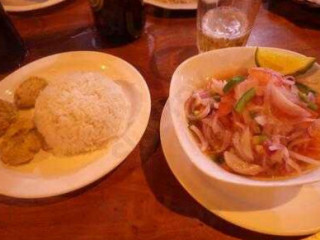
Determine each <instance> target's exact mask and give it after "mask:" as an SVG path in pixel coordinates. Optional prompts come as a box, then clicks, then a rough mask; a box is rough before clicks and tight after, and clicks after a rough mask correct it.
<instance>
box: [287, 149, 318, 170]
mask: <svg viewBox="0 0 320 240" xmlns="http://www.w3.org/2000/svg"><path fill="white" fill-rule="evenodd" d="M289 154H290V157H292V158H294V159H296V160H299V161H302V162H305V163H309V164H312V165H316V166H320V160H316V159H313V158H310V157H307V156H304V155H301V154H299V153H296V152H293V151H289Z"/></svg>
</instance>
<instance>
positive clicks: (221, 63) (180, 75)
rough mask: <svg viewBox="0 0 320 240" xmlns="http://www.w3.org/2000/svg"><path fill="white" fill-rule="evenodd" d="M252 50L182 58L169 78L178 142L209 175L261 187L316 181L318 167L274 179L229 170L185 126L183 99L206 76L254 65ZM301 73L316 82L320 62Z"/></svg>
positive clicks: (319, 172) (236, 71) (231, 73)
mask: <svg viewBox="0 0 320 240" xmlns="http://www.w3.org/2000/svg"><path fill="white" fill-rule="evenodd" d="M255 50H256V48H255V47H234V48H225V49H219V50H215V51H211V52H207V53H203V54H199V55H197V56H194V57H192V58H190V59H188V60H186V61H185V62H183V63H182V64H181V65H180V66H179V67H178V68H177V69H176V71H175V72H174V74H173V76H172V80H171V86H170V97H169V102H170V106H171V111H170V112H171V116H172V121H173V125H174V128H175V132H176V133H177V137H178V139H179V141H180V143H181V146H182V148H183V149H184V151H185V152H186V154H187V155H188V156H189V157H190V159H191V161H192V163H193V164H194V165H195V166H196V167H198V168H199V169H200V170H201V171H203V172H204V173H205V174H206V175H207V176H210V177H211V178H212V179H219V180H221V181H224V182H229V183H233V184H236V185H247V186H260V187H274V186H278V187H280V186H293V185H302V184H305V183H311V182H316V181H319V180H320V168H318V169H316V170H314V171H312V172H310V173H308V174H303V175H301V176H299V177H294V178H289V179H286V180H274V181H262V180H253V179H249V178H246V177H242V176H239V175H236V174H232V173H229V172H227V171H225V170H223V169H222V168H221V167H220V166H218V165H217V164H216V163H214V162H213V161H210V160H209V159H208V157H207V156H206V155H204V154H203V153H202V152H201V150H200V148H199V147H198V145H197V143H196V141H195V139H194V137H193V136H192V135H191V133H190V131H189V130H188V127H187V126H188V124H187V120H186V117H185V113H184V103H185V101H186V99H187V98H188V97H189V96H190V95H191V93H192V91H193V90H195V89H199V88H200V87H201V86H203V85H204V83H205V82H206V79H207V78H208V77H213V76H214V77H216V78H226V77H230V76H234V75H236V74H239V72H243V71H245V70H246V69H247V68H250V67H253V66H255V61H254V54H255ZM280 50H281V49H280ZM281 51H287V50H281ZM296 54H298V53H296ZM302 77H304V78H305V79H306V81H308V82H309V83H313V84H314V83H315V82H318V80H317V79H319V77H320V67H319V65H318V64H315V65H314V66H313V67H312V69H310V70H309V71H308V72H307V73H306V74H305V75H304V76H302ZM314 88H315V89H316V90H318V91H319V92H320V86H319V84H317V85H314Z"/></svg>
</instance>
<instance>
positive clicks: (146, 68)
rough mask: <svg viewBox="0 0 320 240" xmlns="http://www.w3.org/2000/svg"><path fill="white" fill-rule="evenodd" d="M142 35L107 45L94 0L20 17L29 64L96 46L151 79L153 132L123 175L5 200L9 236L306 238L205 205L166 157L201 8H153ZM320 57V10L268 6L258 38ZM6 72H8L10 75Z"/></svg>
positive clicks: (70, 0) (281, 1) (5, 235)
mask: <svg viewBox="0 0 320 240" xmlns="http://www.w3.org/2000/svg"><path fill="white" fill-rule="evenodd" d="M146 10H147V21H146V26H145V29H144V33H143V35H142V37H141V38H140V39H138V40H136V41H134V42H132V43H130V44H127V45H124V46H120V47H108V46H106V45H105V44H102V43H101V42H99V41H98V34H97V32H96V30H95V28H94V23H93V17H92V14H91V11H90V8H89V3H88V1H87V0H67V1H66V2H64V3H62V4H60V5H58V6H54V7H51V8H48V9H45V10H41V11H35V12H27V13H20V14H17V13H16V14H10V17H11V18H12V20H13V22H14V24H15V26H16V27H17V29H18V31H19V32H20V34H21V35H22V37H23V38H24V40H25V42H26V45H27V47H28V49H29V55H28V56H27V58H26V60H25V62H24V63H23V64H26V63H28V62H31V61H33V60H35V59H38V58H41V57H44V56H48V55H51V54H54V53H59V52H64V51H75V50H95V51H101V52H105V53H110V54H113V55H116V56H118V57H121V58H123V59H124V60H126V61H128V62H129V63H131V64H132V65H134V66H135V67H136V68H137V69H138V70H139V71H140V72H141V74H142V75H143V76H144V78H145V79H146V81H147V84H148V86H149V88H150V92H151V97H152V114H151V118H150V122H149V125H148V128H147V130H146V132H145V134H144V136H143V138H142V140H141V142H140V143H139V145H138V146H137V147H136V148H135V149H134V151H133V152H132V153H131V154H130V155H129V157H128V158H127V159H126V160H125V161H124V162H123V163H122V164H121V165H120V166H119V167H118V168H116V169H115V170H114V171H113V172H111V173H110V174H108V175H107V176H105V177H103V178H102V179H100V180H98V181H97V182H95V183H93V184H91V185H90V186H87V187H85V188H83V189H81V190H78V191H76V192H73V193H69V194H66V195H63V196H59V197H53V198H48V199H38V200H21V199H13V198H9V197H5V196H0V239H1V240H16V239H19V240H20V239H23V240H44V239H46V240H58V239H59V240H60V239H63V240H67V239H70V240H71V239H72V240H78V239H79V240H100V239H101V240H102V239H110V240H111V239H112V240H122V239H143V240H151V239H152V240H156V239H159V240H160V239H170V240H182V239H183V240H207V239H222V240H227V239H247V240H264V239H300V238H301V237H287V238H284V237H281V238H280V237H275V236H268V235H262V234H258V233H254V232H251V231H248V230H245V229H242V228H240V227H237V226H234V225H232V224H230V223H228V222H226V221H224V220H222V219H220V218H219V217H217V216H215V215H214V214H212V213H210V212H209V211H207V210H206V209H205V208H203V207H202V206H201V205H200V204H198V203H197V202H196V201H195V200H194V199H193V198H192V197H191V196H190V195H188V194H187V192H186V191H185V190H184V189H183V187H182V186H181V185H180V184H179V183H178V181H177V180H176V179H175V177H174V175H173V174H172V172H171V171H170V169H169V167H168V165H167V163H166V160H165V158H164V155H163V153H162V149H161V144H160V139H159V122H160V116H161V112H162V109H163V106H164V104H165V102H166V100H167V97H168V90H169V85H170V79H171V75H172V74H173V72H174V70H175V69H176V67H177V66H178V65H179V64H180V63H181V62H183V61H184V60H185V59H187V58H189V57H191V56H193V55H196V54H197V48H196V26H195V24H196V18H195V15H196V14H195V11H188V12H175V11H164V10H162V9H158V8H154V7H151V6H147V8H146ZM248 45H251V46H271V47H279V48H285V49H289V50H294V51H297V52H300V53H303V54H305V55H308V56H314V57H316V58H317V59H318V60H320V13H319V11H317V10H311V9H308V8H305V7H303V6H300V5H298V4H295V3H293V2H291V1H289V0H274V1H265V2H264V3H263V4H262V5H261V8H260V11H259V13H258V16H257V19H256V23H255V27H254V29H253V31H252V33H251V36H250V38H249V41H248ZM3 77H5V74H2V75H0V79H2V78H3Z"/></svg>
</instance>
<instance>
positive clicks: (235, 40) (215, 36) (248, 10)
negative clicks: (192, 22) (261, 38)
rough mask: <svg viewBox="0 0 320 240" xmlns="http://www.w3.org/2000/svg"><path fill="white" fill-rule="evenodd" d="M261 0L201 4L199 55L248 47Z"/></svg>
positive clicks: (201, 0) (202, 0) (205, 1)
mask: <svg viewBox="0 0 320 240" xmlns="http://www.w3.org/2000/svg"><path fill="white" fill-rule="evenodd" d="M260 4H261V0H198V12H197V44H198V49H199V52H205V51H210V50H213V49H217V48H225V47H235V46H243V45H245V44H246V42H247V40H248V37H249V35H250V32H251V29H252V27H253V24H254V21H255V18H256V15H257V13H258V11H259V8H260Z"/></svg>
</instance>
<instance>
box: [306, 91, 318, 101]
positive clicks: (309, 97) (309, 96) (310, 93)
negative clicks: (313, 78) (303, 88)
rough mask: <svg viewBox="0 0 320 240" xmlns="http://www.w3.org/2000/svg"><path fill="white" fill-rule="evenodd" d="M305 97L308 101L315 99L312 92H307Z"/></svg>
mask: <svg viewBox="0 0 320 240" xmlns="http://www.w3.org/2000/svg"><path fill="white" fill-rule="evenodd" d="M307 98H308V101H310V102H313V103H314V102H315V100H316V98H315V96H314V94H313V93H312V92H309V93H308V95H307Z"/></svg>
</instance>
